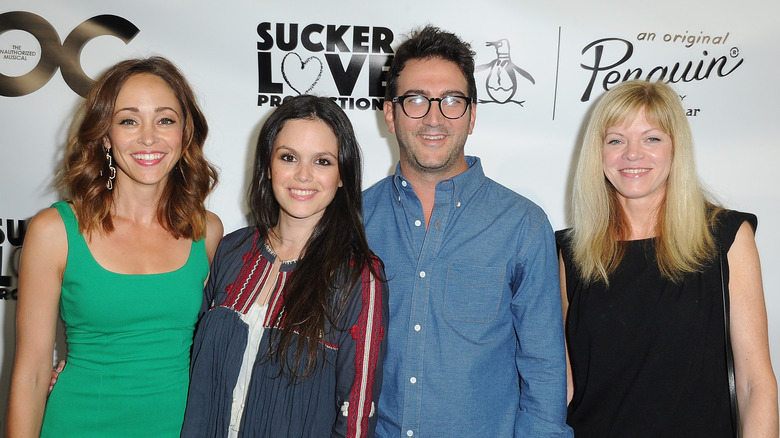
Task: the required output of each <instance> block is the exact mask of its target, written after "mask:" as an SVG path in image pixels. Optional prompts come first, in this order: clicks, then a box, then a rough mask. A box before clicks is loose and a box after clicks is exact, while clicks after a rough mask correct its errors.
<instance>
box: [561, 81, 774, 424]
mask: <svg viewBox="0 0 780 438" xmlns="http://www.w3.org/2000/svg"><path fill="white" fill-rule="evenodd" d="M572 213H573V214H572V228H571V229H569V230H565V231H562V232H558V235H557V237H558V243H559V248H560V250H561V251H560V256H561V258H560V264H561V270H560V272H561V291H562V299H563V307H564V315H565V317H566V336H567V347H568V353H569V358H570V365H571V366H570V367H569V389H570V391H569V397H570V404H569V412H568V423H569V424H570V425H571V426H572V427H573V428H574V432H575V434H576V435H577V436H578V437H621V438H624V437H638V436H648V437H650V436H653V437H655V436H685V437H707V438H713V437H729V436H733V435H732V433H733V432H732V426H736V425H735V424H733V422H732V420H731V415H730V397H729V382H728V380H729V378H728V373H727V360H726V353H725V351H726V345H727V337H726V336H727V335H726V333H725V332H726V324H725V323H724V320H725V318H724V304H723V293H722V286H721V285H724V286H725V288H726V293H727V296H728V297H729V298H730V304H731V306H730V314H731V316H730V318H729V322H730V336H729V338H728V340H729V341H730V342H731V345H732V346H733V353H734V362H735V371H736V393H737V395H738V400H739V416H740V417H741V429H742V433H743V435H742V436H745V437H758V436H761V437H765V436H766V437H769V436H774V437H777V434H778V413H777V383H776V380H775V375H774V373H773V371H772V365H771V363H770V358H769V345H768V339H767V317H766V308H765V305H764V295H763V288H762V285H761V268H760V264H759V257H758V251H757V249H756V243H755V238H754V232H755V229H756V225H757V220H756V217H755V216H754V215H752V214H748V213H740V212H737V211H732V210H725V209H723V208H722V207H720V206H717V205H715V204H714V203H713V202H711V201H709V200H708V199H707V196H706V194H705V193H704V191H703V190H702V188H701V186H700V183H699V181H698V177H697V175H696V171H695V168H694V163H693V147H692V139H691V131H690V127H689V126H688V121H687V118H686V116H685V111H684V110H683V108H682V105H681V104H680V99H679V97H678V96H677V93H675V91H674V90H672V88H671V87H669V86H668V85H665V84H662V83H649V82H646V81H640V80H636V81H629V82H625V83H622V84H620V85H617V86H615V87H614V88H612V89H611V90H610V91H608V92H607V93H606V94H605V95H604V96H603V97H602V98H601V100H600V101H599V102H598V104H597V105H596V107H595V109H594V111H593V114H592V116H591V119H590V123H589V125H588V128H587V130H586V133H585V138H584V141H583V145H582V149H581V151H580V157H579V161H578V165H577V171H576V175H575V177H574V185H573V197H572Z"/></svg>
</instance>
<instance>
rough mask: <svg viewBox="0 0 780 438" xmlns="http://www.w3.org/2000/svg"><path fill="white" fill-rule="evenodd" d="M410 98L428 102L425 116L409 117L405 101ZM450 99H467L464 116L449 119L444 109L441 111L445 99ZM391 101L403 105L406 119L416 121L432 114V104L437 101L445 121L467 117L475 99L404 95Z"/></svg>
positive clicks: (450, 95) (402, 108)
mask: <svg viewBox="0 0 780 438" xmlns="http://www.w3.org/2000/svg"><path fill="white" fill-rule="evenodd" d="M410 97H422V98H424V99H427V100H428V110H427V111H425V114H423V115H421V116H419V117H412V116H410V115H409V113H407V112H406V107H405V106H404V100H406V99H408V98H410ZM448 97H457V98H460V99H466V108H465V109H464V110H463V114H461V115H459V116H458V117H449V116H447V115H445V114H444V111H442V109H441V102H442V101H443V100H444V99H447V98H448ZM390 101H391V102H393V103H397V104H400V105H401V111H403V112H404V114H405V115H406V117H409V118H410V119H415V120H418V119H422V118H423V117H425V116H427V115H428V113H429V112H431V107H432V106H433V104H432V102H433V101H437V102H439V112H440V113H441V115H442V116H444V118H445V119H449V120H458V119H460V118H461V117H463V116H464V115H466V113H467V112H468V110H469V106H471V104H472V103H474V98H473V97H468V96H458V95H452V94H448V95H446V96H442V97H428V96H425V95H422V94H404V95H402V96H397V97H394V98H392V99H391V100H390Z"/></svg>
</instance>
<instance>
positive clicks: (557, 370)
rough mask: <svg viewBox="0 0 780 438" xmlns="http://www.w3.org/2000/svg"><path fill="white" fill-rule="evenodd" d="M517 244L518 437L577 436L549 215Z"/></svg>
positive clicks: (514, 312) (515, 307)
mask: <svg viewBox="0 0 780 438" xmlns="http://www.w3.org/2000/svg"><path fill="white" fill-rule="evenodd" d="M529 228H530V229H529V230H528V231H527V232H526V233H524V239H523V241H522V242H520V243H519V249H518V263H517V267H516V272H515V274H516V278H519V279H521V280H520V282H519V284H516V285H515V290H514V291H513V292H514V295H513V298H512V313H513V318H514V326H515V333H516V334H517V342H518V345H517V350H516V354H515V362H516V364H517V369H518V372H519V374H520V406H519V410H518V414H517V417H516V422H515V436H516V437H529V436H532V437H556V438H557V437H573V436H574V433H573V431H572V430H571V428H570V427H569V426H567V425H566V350H565V346H564V336H563V318H562V316H561V315H562V313H561V295H560V284H559V281H560V279H559V270H558V258H557V254H556V246H555V238H554V235H553V232H552V228H551V227H550V224H549V222H548V221H547V219H546V217H543V216H542V217H541V218H540V219H539V220H538V221H537V223H536V224H530V225H529Z"/></svg>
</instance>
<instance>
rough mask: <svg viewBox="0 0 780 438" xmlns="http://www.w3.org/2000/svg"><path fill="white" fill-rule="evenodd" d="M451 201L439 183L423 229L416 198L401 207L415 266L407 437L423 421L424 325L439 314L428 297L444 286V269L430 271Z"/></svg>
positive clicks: (449, 187) (447, 184) (449, 185)
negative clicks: (431, 316) (426, 225)
mask: <svg viewBox="0 0 780 438" xmlns="http://www.w3.org/2000/svg"><path fill="white" fill-rule="evenodd" d="M402 185H403V184H402ZM404 187H405V188H406V189H408V190H411V187H408V183H407V185H404ZM452 198H453V196H452V182H451V181H443V182H440V183H439V185H438V186H437V189H436V197H435V202H434V207H433V211H432V213H431V219H430V223H429V224H428V227H427V229H426V227H425V217H424V215H423V210H422V206H421V205H420V202H419V200H417V198H416V196H413V197H411V198H409V197H407V203H406V204H404V207H406V208H405V209H404V213H405V214H404V217H403V220H404V221H405V223H406V224H407V227H408V229H409V235H410V236H411V237H412V248H414V251H415V252H416V254H417V259H416V263H415V267H416V275H415V280H414V284H413V287H412V291H413V292H412V293H413V299H412V308H411V312H410V315H409V325H408V327H409V330H410V333H409V337H408V339H409V345H408V353H409V354H408V358H409V367H408V369H407V375H406V391H405V396H404V416H403V424H402V434H404V435H405V436H407V437H415V436H420V433H419V430H420V423H421V422H422V421H423V420H424V418H423V417H422V415H423V412H422V403H423V399H422V396H423V385H424V384H425V379H426V375H425V365H426V356H425V353H426V342H425V340H426V334H427V332H431V333H433V334H432V335H433V336H436V334H435V331H436V328H435V327H431V326H429V324H428V321H433V319H430V318H428V316H429V315H430V314H431V313H432V312H436V311H440V310H441V309H432V308H430V307H429V306H430V297H431V292H432V290H433V288H442V287H444V283H445V279H444V278H443V276H442V278H436V272H446V268H445V269H439V270H438V271H435V270H434V269H433V267H434V265H435V262H436V254H437V253H438V251H439V249H440V242H441V238H442V236H443V234H444V229H445V223H446V220H447V219H448V217H449V210H450V207H451V203H452V201H451V200H452ZM410 199H414V200H415V202H409V201H410ZM442 275H443V274H442ZM426 402H427V403H436V401H434V400H427V401H426Z"/></svg>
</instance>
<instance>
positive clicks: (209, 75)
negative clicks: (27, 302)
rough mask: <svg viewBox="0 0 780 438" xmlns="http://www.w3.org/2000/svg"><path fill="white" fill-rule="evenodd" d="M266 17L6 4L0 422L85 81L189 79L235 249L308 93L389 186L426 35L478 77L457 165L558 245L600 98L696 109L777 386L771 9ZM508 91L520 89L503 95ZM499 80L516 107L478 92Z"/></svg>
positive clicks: (228, 2) (241, 12)
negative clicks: (391, 92)
mask: <svg viewBox="0 0 780 438" xmlns="http://www.w3.org/2000/svg"><path fill="white" fill-rule="evenodd" d="M269 3H271V2H257V1H248V0H247V1H239V0H223V1H221V2H206V1H187V2H184V1H175V0H174V1H169V2H164V3H157V2H154V3H152V2H148V1H138V2H133V3H131V4H124V3H118V2H104V1H100V0H89V1H86V0H81V1H74V2H55V1H54V0H48V1H46V0H5V1H4V2H3V5H2V6H0V96H2V97H0V243H1V244H2V246H0V251H1V252H0V298H2V301H0V323H1V325H0V327H2V338H1V339H0V411H2V412H5V407H6V403H7V390H8V382H9V379H10V372H11V367H12V362H13V352H14V347H15V342H14V336H15V335H14V319H15V310H16V301H15V294H16V287H17V286H16V267H17V265H18V254H19V248H20V244H21V238H22V236H23V227H24V221H26V220H28V219H29V218H30V217H31V216H32V215H34V214H35V213H36V212H37V211H38V210H40V209H42V208H44V207H47V206H48V205H50V204H51V203H52V202H53V201H55V200H57V199H58V198H57V194H56V192H55V191H54V190H53V188H52V180H53V175H54V171H55V169H56V167H57V166H58V164H59V163H60V161H61V159H62V156H63V150H64V143H65V139H66V131H67V129H68V125H69V123H70V120H71V118H72V115H73V113H74V110H75V108H76V107H77V106H78V104H79V103H80V102H81V97H79V95H78V94H77V91H78V90H79V89H81V88H83V86H84V84H86V82H85V81H87V80H88V78H96V77H97V76H98V75H99V74H100V73H101V72H102V71H103V70H104V69H105V68H107V67H108V66H109V65H111V64H113V63H115V62H116V61H119V60H121V59H124V58H128V57H135V56H149V55H154V54H159V55H163V56H166V57H168V58H170V59H171V60H172V61H174V62H175V63H176V64H177V65H178V66H179V67H180V68H181V69H182V70H183V72H184V73H185V75H186V76H187V77H188V79H189V80H190V81H191V83H192V85H193V86H194V88H195V90H196V92H197V93H198V96H199V100H200V102H201V104H202V107H203V109H204V111H205V113H206V116H207V118H208V121H209V124H210V128H211V130H210V135H209V139H208V142H207V146H206V154H207V156H208V158H209V159H210V160H211V161H212V162H213V163H214V164H216V165H217V166H218V167H219V168H220V169H221V173H220V183H219V186H218V188H217V189H216V191H215V192H214V194H213V195H211V197H210V198H209V200H208V206H209V208H210V209H211V210H212V211H214V212H215V213H217V214H218V215H219V216H220V217H221V218H222V220H223V222H224V224H225V230H226V231H232V230H234V229H236V228H239V227H241V226H243V225H245V224H246V218H245V215H246V213H247V208H246V206H245V202H244V194H245V192H246V187H247V182H248V179H249V173H248V169H249V167H250V163H251V159H252V155H253V149H254V141H255V138H256V136H257V133H258V132H259V128H260V125H261V122H262V120H263V119H264V117H265V116H266V115H267V114H268V112H269V110H270V108H271V107H272V105H273V104H274V103H275V102H278V101H280V100H281V99H282V98H283V97H284V96H290V95H295V94H297V93H298V92H305V91H307V90H310V92H312V93H316V94H320V95H326V96H332V97H334V98H335V99H336V100H337V102H340V103H342V105H343V106H344V108H345V109H346V111H347V113H348V114H349V116H350V118H351V119H352V121H353V123H354V125H355V128H356V131H357V135H358V138H359V140H360V142H361V145H362V147H363V152H364V169H365V171H364V175H365V176H364V185H365V186H366V187H367V186H368V185H370V184H372V183H373V182H375V181H377V180H379V179H380V178H382V177H383V176H385V175H387V174H388V173H390V172H392V170H393V169H394V166H395V162H396V161H397V158H398V153H397V146H396V144H395V140H394V138H393V137H392V136H390V135H389V134H388V132H387V129H386V127H385V126H384V121H383V118H382V115H381V112H380V111H377V110H374V109H373V108H374V107H376V106H379V105H380V104H381V96H382V95H383V94H384V88H382V85H381V79H382V74H383V70H382V65H383V64H384V63H385V62H386V61H387V60H388V57H389V56H392V53H391V52H392V48H394V47H396V46H397V44H398V42H399V41H400V40H402V39H403V38H404V34H406V33H407V32H408V31H409V29H411V28H412V27H416V26H420V25H424V24H426V23H432V24H435V25H437V26H440V27H443V28H445V29H448V30H451V31H454V32H456V33H458V34H459V35H461V36H462V37H463V38H464V39H465V40H467V41H470V42H471V43H472V45H473V48H474V50H475V51H476V52H477V64H478V65H483V66H486V67H485V68H484V69H482V70H480V71H478V72H477V73H476V77H477V84H478V86H479V91H478V93H479V98H480V101H482V102H481V103H480V104H479V105H478V106H477V108H478V109H477V114H478V116H477V124H476V128H475V130H474V134H473V135H472V136H471V138H470V139H469V141H468V143H467V146H466V152H467V153H468V154H471V155H478V156H480V157H481V158H482V160H483V166H484V167H485V171H486V173H487V174H488V175H489V176H491V177H492V178H493V179H495V180H497V181H499V182H500V183H502V184H504V185H506V186H508V187H510V188H512V189H514V190H515V191H517V192H519V193H521V194H524V195H525V196H527V197H529V198H530V199H532V200H533V201H535V202H536V203H538V204H539V205H540V206H542V208H544V209H545V211H546V212H547V213H548V215H549V217H550V220H551V222H552V224H553V227H554V228H556V229H559V228H563V227H565V226H566V224H567V221H566V218H567V201H566V200H567V196H568V192H569V185H570V181H571V174H572V168H573V164H572V157H573V154H574V149H575V147H576V144H577V142H578V139H579V136H580V134H581V131H582V130H583V122H584V117H585V115H586V113H587V111H588V110H589V109H590V107H591V106H592V103H593V100H594V99H595V98H596V97H598V96H599V95H600V94H601V93H603V91H604V87H605V84H606V86H607V87H608V86H610V85H611V84H614V83H616V82H618V81H621V80H623V79H624V78H625V77H626V76H627V75H634V74H637V72H639V75H640V77H642V78H645V77H647V76H648V74H651V72H652V77H653V78H655V79H658V78H659V77H660V76H661V74H662V73H663V72H665V73H666V74H665V78H666V80H669V79H670V78H671V80H672V81H673V86H674V87H675V89H676V90H677V91H678V94H679V95H680V96H681V98H682V99H683V106H684V107H685V108H687V109H689V115H690V117H689V120H690V122H691V125H692V127H693V132H694V139H695V143H696V154H697V162H698V169H699V173H700V176H701V178H702V180H703V182H704V183H705V184H706V186H707V187H708V188H710V189H711V190H712V191H713V192H714V193H715V194H716V195H717V196H718V199H719V200H720V201H721V202H723V203H724V204H725V205H726V206H728V207H730V208H734V209H739V210H744V211H749V212H754V213H756V214H757V215H758V217H759V228H758V234H757V242H758V247H759V251H760V253H761V257H762V266H763V275H764V289H765V294H766V301H767V311H768V314H769V330H770V344H771V349H772V356H773V358H774V365H775V371H776V374H778V371H780V322H778V321H777V320H776V319H775V318H774V316H775V315H777V314H778V312H780V295H779V294H778V292H777V291H778V287H780V273H779V272H778V269H777V267H778V262H780V234H779V233H778V232H777V230H776V228H775V227H776V224H777V223H778V221H779V220H780V194H778V191H777V190H776V188H775V187H776V184H772V183H771V178H772V177H773V176H774V175H775V174H776V172H777V169H778V165H777V163H776V162H774V161H773V158H772V157H773V156H774V154H773V153H774V152H777V151H778V150H779V149H778V141H777V138H778V137H777V134H776V132H775V131H776V126H777V121H776V119H777V116H778V114H779V111H778V109H777V108H778V106H777V105H778V103H777V102H778V101H780V85H778V84H779V83H780V82H778V81H777V79H776V77H775V75H776V74H777V72H778V71H780V61H778V57H777V53H778V51H780V28H778V27H777V26H776V18H777V17H778V14H780V4H778V3H777V2H766V1H764V0H746V1H742V2H739V3H738V4H734V3H733V2H726V1H724V0H716V1H713V2H706V3H702V2H693V1H689V2H685V1H683V2H680V1H668V0H663V1H657V2H654V3H653V4H652V9H647V8H648V4H647V3H646V2H638V1H626V2H621V3H620V4H619V5H613V4H612V2H606V1H591V2H581V1H577V0H563V1H560V2H545V3H543V2H533V3H531V2H528V3H526V2H522V1H510V0H492V1H489V0H488V1H485V0H483V1H480V2H478V3H477V2H474V3H473V4H469V3H461V4H459V5H453V3H452V2H451V1H445V0H429V1H427V2H419V1H411V0H399V1H396V2H391V3H387V2H382V3H377V4H375V5H372V4H370V2H365V1H354V0H349V1H339V2H330V3H325V2H321V1H314V0H305V1H296V2H289V3H283V2H279V3H276V2H274V4H269ZM586 3H587V4H586ZM388 8H390V9H388ZM98 16H108V17H107V18H103V19H100V18H98V19H93V17H98ZM101 23H102V27H101V26H100V25H99V24H101ZM501 40H504V42H503V43H502V48H501V50H503V51H506V50H507V49H509V55H510V56H511V61H512V63H513V64H514V65H516V66H517V67H518V68H520V69H522V70H523V71H525V72H526V73H527V75H528V76H530V77H531V78H533V82H532V81H531V80H529V79H527V78H526V77H524V76H521V75H520V74H519V73H517V71H515V72H514V73H511V72H510V71H508V70H504V71H502V72H499V71H498V70H497V69H496V68H493V67H491V63H492V62H493V61H495V60H496V59H497V54H498V51H497V48H496V46H494V45H488V44H487V43H489V42H498V41H501ZM58 67H60V68H58ZM80 69H83V75H82V74H81V73H80V71H79V70H80ZM640 70H641V72H640ZM627 72H633V73H627ZM513 74H514V75H515V78H516V83H515V84H512V83H511V81H510V82H507V80H508V79H511V75H513ZM49 76H50V77H49ZM499 76H500V77H501V79H502V80H503V81H504V83H505V84H507V83H509V84H510V86H509V89H508V90H505V91H504V92H503V93H500V92H494V93H493V94H492V95H491V94H488V93H487V89H488V86H491V85H495V83H496V80H497V79H498V78H499ZM632 77H633V76H632ZM47 78H48V79H47ZM80 87H81V88H80ZM74 90H76V91H74Z"/></svg>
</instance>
